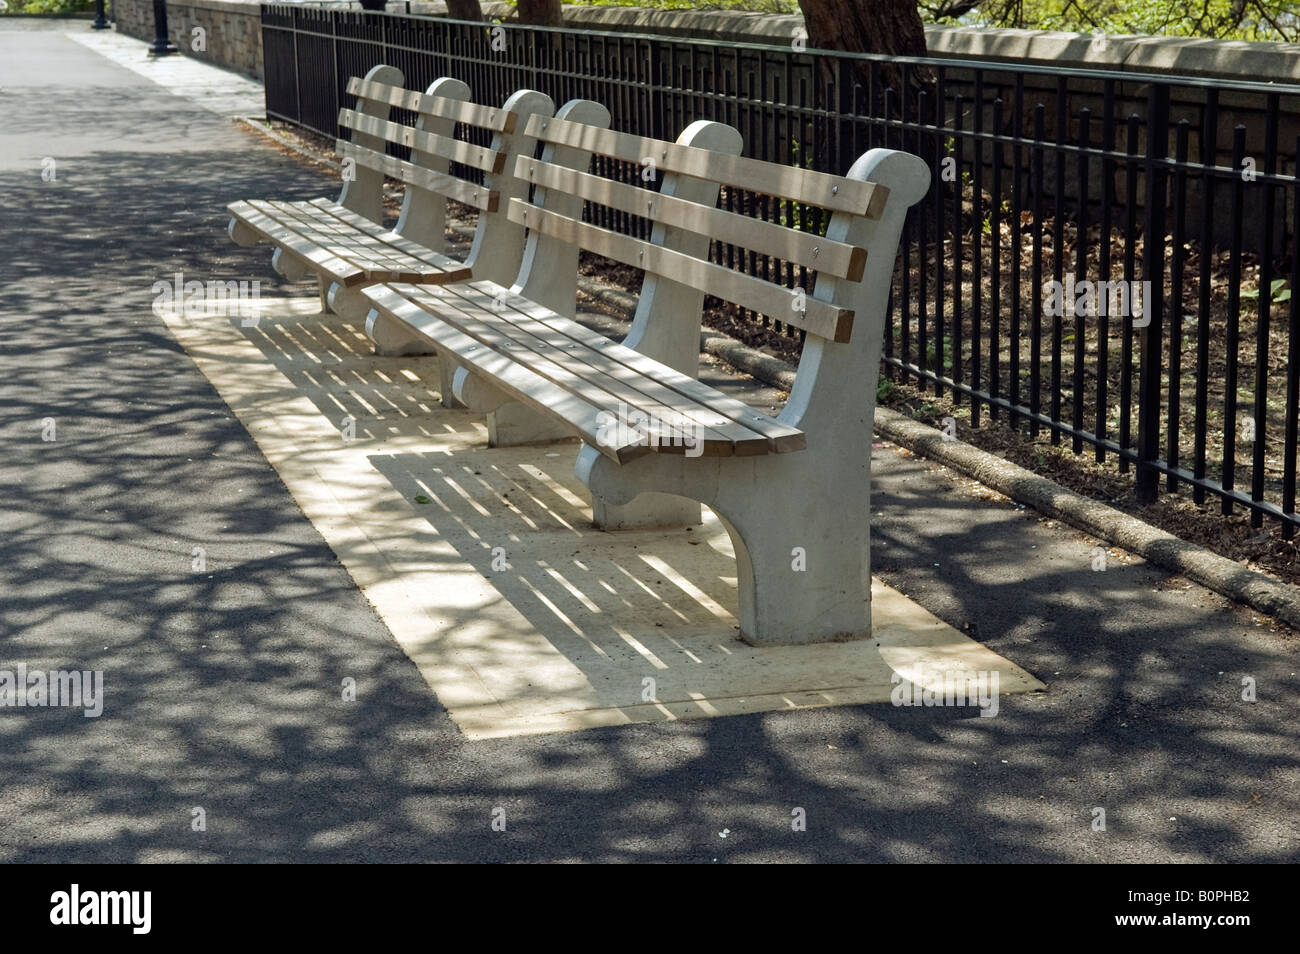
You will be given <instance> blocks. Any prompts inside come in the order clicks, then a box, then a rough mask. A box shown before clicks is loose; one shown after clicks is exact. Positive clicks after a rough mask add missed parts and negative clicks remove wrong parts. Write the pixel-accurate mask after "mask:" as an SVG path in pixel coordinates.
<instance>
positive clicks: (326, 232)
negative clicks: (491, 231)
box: [265, 202, 469, 282]
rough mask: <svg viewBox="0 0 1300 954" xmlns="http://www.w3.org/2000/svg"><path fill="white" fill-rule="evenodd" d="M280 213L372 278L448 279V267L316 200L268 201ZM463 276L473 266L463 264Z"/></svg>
mask: <svg viewBox="0 0 1300 954" xmlns="http://www.w3.org/2000/svg"><path fill="white" fill-rule="evenodd" d="M265 204H266V206H267V207H268V208H269V210H271V211H273V212H274V213H275V214H276V215H278V216H280V217H282V218H284V219H287V220H292V221H295V222H297V223H299V224H298V226H297V227H298V230H299V231H300V232H301V233H302V234H303V235H305V236H306V237H307V238H308V239H310V240H311V241H314V242H316V243H317V244H319V245H321V246H323V247H325V248H328V249H330V250H331V251H332V252H334V253H335V254H336V255H338V256H339V257H340V258H346V259H348V260H350V261H353V262H355V263H356V264H357V265H358V266H360V267H361V268H363V269H364V270H365V273H366V279H367V280H368V281H372V282H374V281H404V282H427V281H447V280H449V278H448V273H447V269H445V268H441V267H439V266H437V265H433V264H430V263H429V262H428V261H427V260H426V259H425V258H424V257H423V256H416V255H412V254H410V253H409V252H406V251H405V250H403V249H399V248H394V247H393V246H392V245H391V244H390V243H388V242H386V241H384V240H383V238H381V237H379V236H377V235H375V234H373V233H371V232H369V231H361V230H358V229H356V228H355V227H353V226H352V225H351V224H350V223H348V222H345V221H343V220H342V219H340V218H338V217H336V216H334V215H331V214H330V210H329V209H322V208H320V207H319V206H317V205H315V204H312V203H291V202H267V203H265ZM459 271H460V273H461V275H462V276H465V275H468V274H469V269H466V268H463V267H459Z"/></svg>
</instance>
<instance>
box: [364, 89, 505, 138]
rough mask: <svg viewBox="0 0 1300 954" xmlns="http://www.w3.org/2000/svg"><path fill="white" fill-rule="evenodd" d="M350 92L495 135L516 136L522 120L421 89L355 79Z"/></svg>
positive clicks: (490, 108)
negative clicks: (513, 134) (518, 124)
mask: <svg viewBox="0 0 1300 954" xmlns="http://www.w3.org/2000/svg"><path fill="white" fill-rule="evenodd" d="M348 92H349V93H351V94H353V95H354V96H357V97H364V98H365V99H373V100H378V101H379V102H383V103H387V104H388V105H390V106H396V107H398V108H399V109H409V110H411V111H412V112H421V113H428V114H429V115H431V116H437V117H439V118H441V119H452V120H455V121H456V122H458V123H465V124H466V125H469V126H478V127H479V128H480V129H488V130H491V131H492V132H500V133H512V132H514V131H515V126H516V124H517V123H518V121H519V117H518V116H517V115H516V114H515V113H512V112H510V111H509V110H506V109H497V108H494V107H491V106H480V105H478V104H477V103H467V102H465V101H464V100H459V99H448V98H447V97H445V96H430V95H428V94H427V93H421V92H419V91H418V90H413V89H405V88H403V87H401V86H391V85H389V84H388V83H377V82H375V81H374V80H365V79H363V78H362V77H359V76H353V77H352V78H351V79H349V80H348Z"/></svg>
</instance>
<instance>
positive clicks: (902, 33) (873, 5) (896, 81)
mask: <svg viewBox="0 0 1300 954" xmlns="http://www.w3.org/2000/svg"><path fill="white" fill-rule="evenodd" d="M799 8H800V9H801V10H803V22H804V28H805V29H806V30H807V31H808V49H810V50H843V51H844V52H846V53H883V54H885V55H886V56H925V55H926V49H925V27H924V26H922V25H921V13H920V11H919V10H918V9H917V7H916V0H799ZM854 71H855V72H856V73H857V74H858V76H859V78H860V81H861V82H863V83H864V84H865V82H866V77H867V74H868V73H869V72H870V70H869V67H868V66H867V64H866V63H859V64H857V66H856V68H855V70H854ZM825 72H826V75H827V78H828V79H829V78H831V76H832V74H833V70H832V69H831V67H830V64H829V63H828V64H825ZM903 75H904V74H903V71H902V70H900V69H898V67H896V66H894V65H893V64H891V63H882V64H881V67H880V78H881V79H882V80H884V82H885V83H886V84H887V85H889V86H892V87H893V88H894V90H895V91H896V92H898V93H899V94H901V95H906V96H912V97H914V96H915V95H916V92H917V91H918V90H921V89H928V88H929V87H930V86H931V85H932V84H933V81H934V77H933V76H932V75H931V73H930V71H929V70H927V69H925V68H923V67H922V68H917V67H913V68H911V69H910V70H908V71H907V75H908V79H909V82H907V83H906V84H904V82H903ZM904 85H906V87H907V89H904V88H903V87H904Z"/></svg>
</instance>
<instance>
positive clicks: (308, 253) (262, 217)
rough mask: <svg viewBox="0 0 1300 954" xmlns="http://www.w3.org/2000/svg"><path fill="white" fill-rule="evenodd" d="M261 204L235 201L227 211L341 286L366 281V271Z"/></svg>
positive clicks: (251, 201) (255, 201)
mask: <svg viewBox="0 0 1300 954" xmlns="http://www.w3.org/2000/svg"><path fill="white" fill-rule="evenodd" d="M261 204H262V203H259V202H258V201H257V200H253V199H250V200H244V201H240V202H231V203H230V204H229V205H227V206H226V211H227V212H229V213H230V214H231V215H233V216H234V217H235V218H237V219H239V221H241V222H243V223H244V224H245V225H247V226H248V227H249V228H250V229H252V230H253V231H254V232H257V233H258V234H259V235H261V236H262V237H263V238H265V239H267V240H268V241H271V242H274V243H275V244H277V245H280V246H281V247H283V248H285V249H287V250H288V251H289V252H290V253H292V254H294V255H296V256H297V257H299V258H301V259H303V260H304V261H307V262H309V263H311V265H312V266H313V267H314V268H316V269H318V270H319V271H322V272H324V273H326V274H327V275H329V276H330V277H331V278H332V279H333V280H334V281H337V282H338V283H339V284H341V285H344V286H346V287H351V286H354V285H359V284H361V283H362V282H364V281H365V270H364V269H362V268H360V267H358V266H357V265H356V264H355V263H353V262H350V261H347V260H346V259H343V258H340V257H338V256H337V255H335V254H334V253H332V252H330V251H329V250H328V249H324V248H321V247H320V246H319V245H316V244H315V243H313V242H312V241H311V240H310V239H308V238H306V237H305V236H303V235H302V234H301V233H300V232H299V231H298V230H297V229H296V228H294V227H293V226H292V225H289V224H286V223H284V222H281V221H280V220H279V219H278V218H276V217H274V216H273V215H270V214H268V213H267V212H266V211H265V210H263V209H262V208H259V207H258V206H259V205H261Z"/></svg>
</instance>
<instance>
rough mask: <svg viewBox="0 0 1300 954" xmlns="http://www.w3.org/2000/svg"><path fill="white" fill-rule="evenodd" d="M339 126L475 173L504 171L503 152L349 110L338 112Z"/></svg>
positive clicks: (504, 158)
mask: <svg viewBox="0 0 1300 954" xmlns="http://www.w3.org/2000/svg"><path fill="white" fill-rule="evenodd" d="M339 125H340V126H342V127H344V128H345V129H352V130H355V131H357V132H362V133H366V134H368V135H371V136H379V137H382V138H383V139H386V140H387V141H388V142H391V143H393V144H395V145H398V146H406V147H408V148H410V147H415V148H418V149H421V150H423V151H424V152H428V153H433V154H435V155H438V156H441V157H442V158H444V159H449V160H451V161H452V162H458V163H460V164H461V165H464V166H469V167H471V168H474V169H478V170H479V171H480V172H490V173H499V172H501V171H502V170H503V169H504V167H505V160H506V156H505V153H504V152H498V151H495V150H492V149H487V148H485V147H483V146H477V145H475V144H474V143H471V142H465V141H464V140H461V139H453V138H450V137H448V136H439V135H438V134H436V133H431V132H424V131H422V130H419V129H416V128H414V127H413V126H407V125H405V124H404V123H397V122H392V121H390V120H384V119H379V118H378V117H376V116H367V115H365V114H364V113H358V112H356V111H355V110H352V109H340V110H339Z"/></svg>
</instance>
